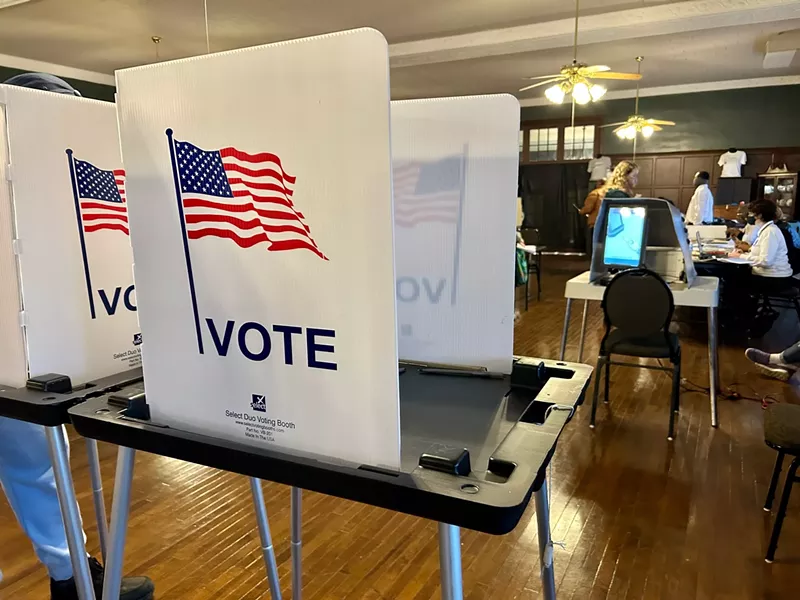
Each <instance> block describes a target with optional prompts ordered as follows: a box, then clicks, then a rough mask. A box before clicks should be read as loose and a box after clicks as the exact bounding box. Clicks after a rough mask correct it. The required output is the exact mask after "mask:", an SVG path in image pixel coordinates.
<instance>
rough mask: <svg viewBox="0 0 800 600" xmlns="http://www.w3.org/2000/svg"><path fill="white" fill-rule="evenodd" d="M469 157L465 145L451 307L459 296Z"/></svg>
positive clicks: (466, 145)
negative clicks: (462, 227)
mask: <svg viewBox="0 0 800 600" xmlns="http://www.w3.org/2000/svg"><path fill="white" fill-rule="evenodd" d="M468 155H469V145H468V144H464V152H463V153H462V155H461V173H459V177H460V178H461V181H460V188H459V191H458V223H457V225H456V255H455V260H453V286H452V289H451V290H450V305H451V306H455V304H456V297H457V296H458V274H459V271H460V270H461V225H462V223H463V215H464V190H466V189H467V158H468Z"/></svg>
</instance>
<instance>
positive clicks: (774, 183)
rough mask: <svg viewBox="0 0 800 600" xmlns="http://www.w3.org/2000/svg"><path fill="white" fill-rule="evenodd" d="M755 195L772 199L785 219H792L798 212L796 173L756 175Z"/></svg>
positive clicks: (798, 214)
mask: <svg viewBox="0 0 800 600" xmlns="http://www.w3.org/2000/svg"><path fill="white" fill-rule="evenodd" d="M756 194H757V197H758V199H759V200H762V199H766V200H772V201H773V202H775V204H777V205H778V208H780V209H781V212H783V219H784V220H785V221H794V220H795V219H796V218H797V217H798V216H800V213H798V212H797V210H796V205H797V173H764V174H762V175H759V176H758V186H757V192H756Z"/></svg>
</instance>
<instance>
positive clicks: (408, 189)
mask: <svg viewBox="0 0 800 600" xmlns="http://www.w3.org/2000/svg"><path fill="white" fill-rule="evenodd" d="M463 163H464V160H463V157H460V156H458V157H450V158H446V159H443V160H439V161H436V162H429V163H426V162H406V163H396V164H395V165H394V166H393V168H392V179H393V184H394V222H395V225H397V226H399V227H414V226H416V225H419V224H420V223H452V224H454V225H457V224H458V222H459V219H460V212H461V196H462V193H461V192H462V190H461V187H462V185H461V179H462V177H461V175H462V169H463Z"/></svg>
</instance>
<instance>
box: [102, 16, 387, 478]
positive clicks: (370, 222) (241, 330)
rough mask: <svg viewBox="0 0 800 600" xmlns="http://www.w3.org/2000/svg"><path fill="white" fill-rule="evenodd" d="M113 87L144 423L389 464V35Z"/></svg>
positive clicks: (317, 43)
mask: <svg viewBox="0 0 800 600" xmlns="http://www.w3.org/2000/svg"><path fill="white" fill-rule="evenodd" d="M117 83H118V90H119V92H118V94H119V95H118V102H119V121H120V131H121V137H122V149H123V156H124V159H125V165H126V169H127V173H126V183H127V193H128V198H129V202H128V204H129V219H130V230H131V241H132V244H133V249H134V258H135V265H136V282H137V296H138V301H139V314H140V320H141V325H142V334H143V339H144V348H145V350H144V370H145V380H146V384H147V397H148V402H149V403H150V404H151V411H152V414H153V418H154V419H156V420H157V421H160V422H164V423H166V424H169V425H170V426H173V427H179V428H182V429H187V430H192V431H197V432H200V433H204V434H208V435H214V436H217V437H225V438H229V439H234V440H238V441H242V442H245V443H249V444H253V445H275V446H279V447H282V448H286V449H288V450H291V451H296V452H303V453H312V454H315V455H318V456H324V457H329V458H332V459H338V460H345V461H349V462H354V463H359V464H370V465H380V466H385V467H389V468H399V465H400V430H399V400H398V376H397V338H396V325H395V299H394V270H393V263H394V258H393V243H392V202H391V159H390V140H389V96H388V94H389V91H388V90H389V86H388V58H387V46H386V41H385V40H384V39H383V37H382V36H381V35H380V34H379V33H377V32H376V31H374V30H356V31H352V32H343V33H339V34H332V35H326V36H321V37H316V38H309V39H305V40H296V41H292V42H286V43H279V44H272V45H268V46H260V47H256V48H249V49H245V50H237V51H232V52H225V53H221V54H215V55H209V56H204V57H198V58H193V59H188V60H181V61H175V62H171V63H162V64H159V65H151V66H147V67H141V68H135V69H128V70H123V71H119V72H118V73H117ZM154 90H155V91H154Z"/></svg>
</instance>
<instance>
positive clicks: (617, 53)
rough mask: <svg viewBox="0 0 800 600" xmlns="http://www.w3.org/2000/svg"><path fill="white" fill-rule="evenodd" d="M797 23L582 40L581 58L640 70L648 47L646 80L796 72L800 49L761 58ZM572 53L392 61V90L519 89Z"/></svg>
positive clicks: (623, 84)
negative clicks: (782, 63) (786, 57)
mask: <svg viewBox="0 0 800 600" xmlns="http://www.w3.org/2000/svg"><path fill="white" fill-rule="evenodd" d="M797 28H800V19H798V20H787V21H782V22H780V23H770V24H763V25H762V24H759V25H746V26H740V27H730V28H726V29H719V30H714V31H698V32H689V33H684V34H680V35H670V36H650V37H646V38H638V39H628V40H623V41H616V42H609V43H603V44H588V45H585V46H580V47H579V49H578V60H580V61H581V62H585V63H588V64H607V65H609V66H611V67H612V68H613V69H614V70H615V71H633V72H635V71H636V62H635V60H634V58H635V57H636V56H637V55H642V56H644V57H645V61H644V62H643V63H642V72H643V74H644V77H643V79H642V87H659V86H666V85H677V84H685V83H705V82H709V81H725V80H732V79H749V78H758V77H771V76H778V75H796V74H800V56H796V57H795V59H794V61H793V62H792V64H791V65H790V66H789V67H787V68H784V69H770V70H765V69H764V68H763V67H762V62H763V59H764V45H765V42H766V39H767V37H769V36H770V35H772V34H775V33H778V32H780V31H786V30H790V29H797ZM798 55H800V53H798ZM571 59H572V51H571V49H569V48H559V49H554V50H545V51H539V52H532V53H526V54H512V55H505V56H497V57H487V58H480V59H474V60H465V61H457V62H448V63H440V64H432V65H423V66H417V67H406V68H402V69H393V70H392V95H393V97H395V98H414V97H419V96H424V95H426V94H427V95H431V96H446V95H464V94H475V93H490V92H510V93H516V91H517V90H518V89H519V88H521V87H523V85H524V84H525V81H524V79H523V78H524V77H526V76H530V77H533V76H538V75H547V74H550V73H556V72H557V71H558V69H559V68H560V67H561V66H562V65H564V64H567V63H569V62H570V61H571ZM604 84H605V85H606V86H607V87H608V89H609V90H625V89H632V88H635V87H636V82H630V81H607V82H604ZM543 93H544V91H543V90H541V89H540V90H531V91H529V92H526V93H524V94H521V95H520V99H525V98H537V97H541V96H542V95H543Z"/></svg>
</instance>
